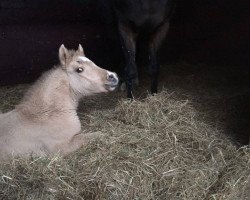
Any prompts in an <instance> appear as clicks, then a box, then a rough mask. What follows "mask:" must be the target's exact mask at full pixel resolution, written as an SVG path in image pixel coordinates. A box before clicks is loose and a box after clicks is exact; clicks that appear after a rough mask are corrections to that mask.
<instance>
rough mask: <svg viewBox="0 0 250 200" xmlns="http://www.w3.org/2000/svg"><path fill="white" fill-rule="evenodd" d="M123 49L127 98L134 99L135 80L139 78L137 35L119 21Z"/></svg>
mask: <svg viewBox="0 0 250 200" xmlns="http://www.w3.org/2000/svg"><path fill="white" fill-rule="evenodd" d="M118 29H119V33H120V37H121V42H122V49H123V53H124V57H125V67H124V79H125V82H126V88H127V98H129V99H133V89H134V88H133V81H134V80H135V79H136V78H137V66H136V61H135V60H136V37H137V34H135V33H134V32H133V31H132V30H131V29H130V28H129V27H128V26H127V25H124V24H122V23H119V25H118Z"/></svg>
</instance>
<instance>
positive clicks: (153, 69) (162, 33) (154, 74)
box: [149, 22, 169, 94]
mask: <svg viewBox="0 0 250 200" xmlns="http://www.w3.org/2000/svg"><path fill="white" fill-rule="evenodd" d="M168 30H169V22H166V23H164V24H163V25H161V26H160V27H158V28H157V30H156V31H155V32H154V33H153V35H152V36H151V38H150V41H149V75H150V78H151V93H152V94H155V93H157V88H158V76H159V70H160V66H159V64H158V62H157V51H158V49H159V48H160V45H161V43H162V42H163V40H164V39H165V37H166V35H167V32H168Z"/></svg>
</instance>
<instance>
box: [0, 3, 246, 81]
mask: <svg viewBox="0 0 250 200" xmlns="http://www.w3.org/2000/svg"><path fill="white" fill-rule="evenodd" d="M99 7H100V6H99V4H98V2H97V1H96V0H16V1H13V0H1V1H0V59H1V62H0V84H1V85H6V84H16V83H22V82H29V81H33V80H35V79H36V78H37V76H39V75H40V73H41V72H42V71H44V70H46V69H48V68H50V67H51V66H52V65H53V64H56V63H57V62H58V59H57V52H58V48H59V46H60V45H61V44H62V43H64V44H65V45H66V46H67V47H69V48H76V47H77V45H78V43H81V44H83V46H84V48H85V51H86V54H87V56H88V57H90V58H91V59H92V60H94V61H95V62H96V63H97V64H99V65H100V66H102V67H106V68H110V67H113V68H114V67H116V66H118V65H120V63H121V60H122V54H121V50H120V46H119V40H118V39H117V35H116V34H115V33H114V32H112V31H107V30H109V29H110V30H112V27H113V24H111V23H109V19H106V18H105V16H107V15H103V13H101V12H100V10H99V9H98V8H99ZM249 8H250V3H249V0H237V1H236V0H202V1H200V0H179V2H178V6H177V9H176V13H175V16H174V18H173V20H172V25H171V29H170V32H169V35H168V38H167V40H166V41H165V42H164V44H163V46H162V49H161V51H160V60H161V63H162V64H164V63H169V62H176V61H179V60H185V61H188V62H194V63H208V64H217V65H222V66H226V67H228V68H231V67H234V68H238V69H239V70H238V71H244V75H245V73H249V64H250V56H249V53H250V51H249V50H250V25H249V22H250V12H249ZM103 19H105V20H103Z"/></svg>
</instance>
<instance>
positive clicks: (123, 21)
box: [100, 0, 176, 99]
mask: <svg viewBox="0 0 250 200" xmlns="http://www.w3.org/2000/svg"><path fill="white" fill-rule="evenodd" d="M100 1H101V3H102V6H104V7H106V8H107V9H108V10H109V12H106V13H107V14H110V16H111V15H112V18H113V20H114V21H115V24H116V28H117V30H118V33H119V35H120V39H121V43H122V49H123V53H124V57H125V67H124V70H123V71H124V72H123V76H124V77H123V79H124V80H125V82H126V87H127V97H128V98H131V99H132V98H133V83H134V80H135V79H137V77H138V74H137V66H136V53H137V42H138V38H140V37H142V35H143V37H145V36H146V37H145V38H147V41H145V42H147V51H148V54H149V55H148V59H149V67H148V72H149V75H150V78H151V93H152V94H154V93H157V86H158V75H159V64H158V62H157V51H158V49H159V47H160V45H161V43H162V41H163V40H164V39H165V37H166V35H167V32H168V30H169V20H170V17H171V16H172V13H173V11H174V8H175V4H176V0H100Z"/></svg>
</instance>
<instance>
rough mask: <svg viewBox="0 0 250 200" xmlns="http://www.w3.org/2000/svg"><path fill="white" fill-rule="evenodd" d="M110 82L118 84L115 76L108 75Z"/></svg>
mask: <svg viewBox="0 0 250 200" xmlns="http://www.w3.org/2000/svg"><path fill="white" fill-rule="evenodd" d="M108 81H110V82H112V83H115V84H116V83H117V81H118V80H117V78H116V76H115V75H114V74H108Z"/></svg>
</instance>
